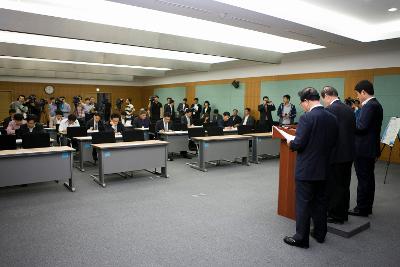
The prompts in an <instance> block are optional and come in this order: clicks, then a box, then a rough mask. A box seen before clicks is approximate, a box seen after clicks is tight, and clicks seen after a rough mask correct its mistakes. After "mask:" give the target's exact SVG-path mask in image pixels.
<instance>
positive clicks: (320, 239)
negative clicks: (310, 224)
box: [310, 230, 325, 244]
mask: <svg viewBox="0 0 400 267" xmlns="http://www.w3.org/2000/svg"><path fill="white" fill-rule="evenodd" d="M310 236H311V237H312V238H314V239H315V240H316V241H317V242H318V243H321V244H322V243H324V242H325V238H319V237H316V236H315V233H314V230H311V231H310Z"/></svg>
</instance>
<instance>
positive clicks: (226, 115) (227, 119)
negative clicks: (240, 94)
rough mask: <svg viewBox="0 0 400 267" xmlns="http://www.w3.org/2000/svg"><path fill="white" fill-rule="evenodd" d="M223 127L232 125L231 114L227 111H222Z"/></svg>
mask: <svg viewBox="0 0 400 267" xmlns="http://www.w3.org/2000/svg"><path fill="white" fill-rule="evenodd" d="M223 115H224V127H228V128H230V127H233V121H232V119H231V114H230V113H229V112H227V111H225V112H224V114H223Z"/></svg>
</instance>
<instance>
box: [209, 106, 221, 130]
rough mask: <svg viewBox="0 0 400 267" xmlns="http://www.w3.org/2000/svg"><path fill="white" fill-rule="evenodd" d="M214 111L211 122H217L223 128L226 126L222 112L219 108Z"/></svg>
mask: <svg viewBox="0 0 400 267" xmlns="http://www.w3.org/2000/svg"><path fill="white" fill-rule="evenodd" d="M213 113H214V114H213V116H212V118H210V122H211V123H212V124H215V125H216V126H218V127H221V128H223V127H224V118H223V117H222V115H221V114H219V110H218V109H214V111H213Z"/></svg>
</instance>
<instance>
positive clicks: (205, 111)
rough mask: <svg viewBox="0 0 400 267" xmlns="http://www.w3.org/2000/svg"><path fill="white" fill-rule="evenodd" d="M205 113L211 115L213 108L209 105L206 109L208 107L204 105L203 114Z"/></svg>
mask: <svg viewBox="0 0 400 267" xmlns="http://www.w3.org/2000/svg"><path fill="white" fill-rule="evenodd" d="M205 113H208V114H209V115H210V114H211V108H210V107H208V109H207V110H206V109H205V108H204V107H203V111H202V112H201V114H202V115H204V114H205Z"/></svg>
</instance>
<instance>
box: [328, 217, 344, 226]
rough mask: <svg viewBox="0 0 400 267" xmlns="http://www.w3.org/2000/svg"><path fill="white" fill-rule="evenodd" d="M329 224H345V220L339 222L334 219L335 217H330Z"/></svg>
mask: <svg viewBox="0 0 400 267" xmlns="http://www.w3.org/2000/svg"><path fill="white" fill-rule="evenodd" d="M327 222H328V223H334V224H343V223H344V220H339V219H336V218H333V217H328V219H327Z"/></svg>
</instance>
